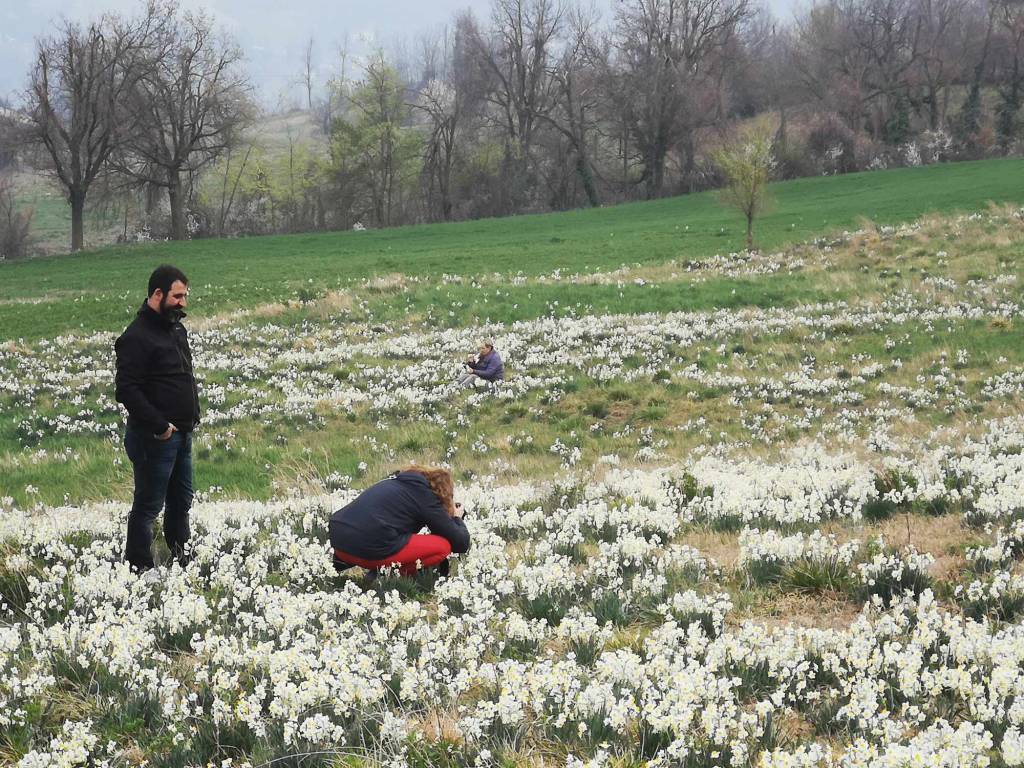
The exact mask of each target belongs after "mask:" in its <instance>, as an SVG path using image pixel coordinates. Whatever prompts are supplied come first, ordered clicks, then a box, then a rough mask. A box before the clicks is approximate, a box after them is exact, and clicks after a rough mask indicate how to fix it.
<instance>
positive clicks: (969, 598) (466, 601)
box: [0, 211, 1024, 768]
mask: <svg viewBox="0 0 1024 768" xmlns="http://www.w3.org/2000/svg"><path fill="white" fill-rule="evenodd" d="M1020 242H1024V222H1022V214H1021V212H1018V211H1010V212H1007V211H990V212H987V213H983V214H975V215H973V216H964V217H959V218H956V219H946V220H942V221H930V222H919V223H918V224H916V225H912V226H908V227H905V228H901V229H896V230H873V231H871V232H859V233H850V234H848V235H846V236H843V237H841V238H837V239H835V240H833V241H828V242H826V241H822V242H818V243H813V244H807V245H806V246H803V247H801V248H798V249H795V250H794V251H792V252H788V253H780V254H771V255H767V254H766V255H748V254H733V255H730V256H722V257H715V258H708V259H706V260H704V261H701V262H689V263H685V264H683V263H671V264H665V265H657V266H653V267H645V268H642V269H641V268H638V267H637V268H633V267H629V266H624V267H623V268H622V269H621V270H618V271H617V272H615V273H610V274H609V273H605V274H588V275H571V276H570V275H563V274H560V273H553V274H550V275H547V276H544V277H542V278H529V279H526V278H522V279H519V280H514V279H511V278H510V279H499V278H498V277H495V276H486V277H477V278H472V279H470V278H465V280H469V281H470V282H471V283H472V284H473V285H474V287H475V288H476V289H478V290H480V291H481V292H495V291H496V292H498V294H499V295H500V293H501V292H502V291H506V290H523V291H528V290H530V289H531V287H537V286H550V285H561V284H565V285H566V286H572V287H573V288H574V289H581V290H582V289H583V288H585V287H586V286H608V285H611V286H623V285H633V286H638V285H639V286H642V287H643V288H644V289H645V290H647V289H649V290H651V291H662V292H671V291H682V290H694V289H696V290H699V289H700V285H701V284H702V282H703V281H710V280H715V279H720V278H730V279H732V278H742V279H770V278H771V276H773V275H779V274H787V275H794V274H795V275H798V276H801V277H806V278H807V279H808V280H809V281H810V283H809V284H811V285H813V286H817V287H818V288H819V289H820V292H821V294H822V296H824V297H827V296H830V295H831V294H832V293H833V292H834V290H835V289H837V287H839V288H844V289H847V290H848V291H850V292H852V295H853V296H854V298H853V299H841V300H839V299H837V300H832V299H827V298H823V299H822V301H820V302H815V303H799V304H795V305H794V304H787V303H786V302H780V303H779V304H778V305H777V306H763V307H754V306H744V307H735V308H728V309H725V308H723V309H716V310H710V311H690V312H671V311H667V312H649V313H644V314H621V313H610V312H609V313H585V312H578V311H573V312H566V313H559V312H550V313H548V314H545V315H544V316H542V317H537V318H532V319H521V320H516V321H507V322H502V321H501V320H500V319H498V320H492V321H490V322H487V323H468V322H467V323H463V324H458V323H452V324H440V323H437V322H435V320H436V317H435V318H434V319H433V320H423V319H420V320H416V319H415V318H410V319H409V320H408V321H396V320H394V319H388V318H393V317H394V314H393V313H392V314H388V313H386V312H381V315H380V318H375V317H374V313H375V312H377V311H378V307H379V306H381V305H380V304H379V303H378V304H374V303H373V302H374V301H376V300H378V299H379V297H380V296H381V295H383V296H384V297H385V299H387V300H388V301H392V302H393V304H397V305H398V306H401V302H402V301H403V300H404V299H403V298H402V297H403V293H404V292H405V290H406V289H407V287H408V286H407V284H406V283H405V282H404V281H403V280H401V279H395V280H392V281H391V283H393V285H392V284H389V285H382V283H381V282H378V283H375V284H369V283H364V284H362V285H356V286H354V287H353V289H352V294H351V296H350V297H348V298H347V299H345V300H342V299H339V298H338V297H329V299H328V300H324V301H322V302H321V304H320V305H319V306H313V307H310V306H295V307H288V306H281V307H275V308H273V309H272V310H270V309H264V310H262V311H250V312H246V313H240V314H239V315H238V316H236V317H223V318H214V319H206V320H205V321H204V319H203V318H202V317H201V316H199V313H194V315H193V318H191V320H192V321H193V322H194V326H193V332H192V338H193V349H194V351H195V356H196V359H197V364H198V367H199V374H200V377H201V383H202V386H201V395H202V399H203V403H204V407H205V415H204V422H203V427H202V431H201V432H200V433H199V434H198V435H197V442H196V447H195V451H196V464H197V481H198V487H199V490H200V499H199V501H198V503H197V504H196V506H195V507H194V510H193V528H194V540H193V541H194V546H195V559H194V560H193V562H191V563H190V565H189V566H188V568H187V569H185V570H182V569H180V568H179V567H178V566H177V565H174V566H173V567H169V568H165V569H164V570H163V571H162V579H161V580H160V581H158V582H156V583H150V582H147V581H141V580H139V579H137V578H136V577H133V576H132V575H131V574H130V573H129V572H128V570H127V567H126V566H125V565H124V564H122V563H121V562H120V554H121V549H122V546H123V532H124V527H125V519H126V516H127V504H126V501H125V500H126V498H127V497H128V493H129V486H128V480H129V478H128V475H129V472H128V468H127V462H126V461H125V460H124V459H123V456H122V453H121V451H120V449H119V447H118V441H119V434H120V425H121V413H120V411H119V407H118V406H117V404H116V403H115V402H113V399H112V380H113V379H112V377H113V371H112V369H111V355H110V347H111V344H112V341H113V338H114V337H115V335H116V333H115V332H114V330H113V329H112V330H111V332H109V333H102V334H95V335H88V336H83V335H76V334H68V335H65V336H60V337H56V338H51V339H46V340H43V341H40V342H22V341H15V340H10V341H7V342H0V446H3V447H2V448H0V477H2V478H4V479H2V480H0V490H2V492H0V764H3V765H16V766H19V768H36V767H39V768H42V767H43V766H47V767H48V766H67V767H68V768H71V767H74V766H134V765H143V764H146V765H151V766H208V765H214V766H221V767H222V768H227V767H228V766H233V767H235V766H243V765H248V766H253V767H255V766H260V767H261V768H270V766H362V765H367V766H384V765H395V766H398V765H419V766H434V765H446V766H512V765H515V766H527V765H551V766H563V765H564V766H583V765H592V766H640V765H650V766H683V767H685V768H698V767H702V768H703V767H707V768H711V767H712V766H748V767H750V768H777V767H781V766H800V767H801V768H805V767H806V768H811V767H815V768H817V767H820V768H831V767H835V768H854V767H855V766H858V767H859V766H865V767H867V766H871V767H874V766H883V767H886V768H910V767H911V766H948V767H949V768H954V767H960V766H986V765H991V766H997V767H999V766H1017V765H1024V733H1022V732H1024V567H1022V561H1024V414H1022V413H1021V408H1020V403H1021V399H1020V398H1021V389H1022V387H1024V344H1022V343H1021V341H1020V339H1019V327H1018V328H1017V330H1016V332H1015V326H1019V323H1020V322H1021V307H1022V296H1021V290H1020V287H1019V285H1018V275H1019V272H1020V264H1019V261H1017V260H1015V259H1014V253H1019V243H1020ZM1015 249H1016V251H1015ZM463 280H464V278H460V277H457V276H444V277H443V278H440V279H438V280H436V281H435V282H433V283H429V284H428V285H427V289H428V290H431V291H434V292H435V293H436V294H437V297H438V299H437V306H438V307H439V308H440V309H439V310H438V314H439V315H440V314H442V313H447V312H448V311H449V310H448V309H447V307H448V306H452V309H451V310H450V311H451V312H453V313H457V312H458V310H459V308H458V307H455V306H454V305H449V304H447V303H446V299H445V297H446V296H447V295H448V294H447V293H446V292H447V291H448V290H449V289H451V288H452V286H456V287H457V286H458V285H459V284H460V283H462V282H463ZM695 286H696V288H695ZM392 308H393V307H392ZM27 311H28V310H27ZM358 312H362V313H363V314H358ZM448 325H451V326H452V327H448ZM482 335H486V336H492V337H494V338H495V339H496V343H497V346H498V348H499V350H500V351H501V352H502V354H503V356H504V357H505V359H506V361H508V367H509V371H510V374H511V375H510V377H509V380H508V381H507V382H506V383H505V384H503V385H502V386H501V387H500V388H498V389H496V390H493V391H492V390H481V391H475V392H471V393H470V392H457V391H455V390H453V388H452V386H451V381H452V378H453V375H454V368H453V361H456V360H458V359H460V358H461V357H463V356H464V354H465V353H466V351H467V350H469V349H472V348H473V346H474V345H475V341H476V340H477V339H478V338H480V337H481V336H482ZM340 456H343V457H344V458H339V457H340ZM412 459H419V460H421V461H424V462H446V463H448V464H450V465H451V466H452V468H453V471H454V472H455V474H456V477H457V496H458V497H459V498H460V499H461V500H462V501H463V502H464V503H465V504H466V505H467V507H468V508H469V509H470V510H471V515H470V518H469V521H468V525H469V527H470V530H471V532H472V536H473V547H472V549H471V550H470V552H469V553H467V554H465V555H462V556H459V557H458V559H457V562H456V563H455V565H454V567H453V569H452V575H451V577H450V578H443V579H442V578H436V577H434V576H433V575H431V574H423V575H421V576H420V577H418V578H417V579H416V580H401V579H399V578H397V577H393V576H388V577H382V578H381V579H378V580H377V581H375V582H373V583H372V584H367V583H365V582H364V581H363V579H362V575H361V573H358V572H353V571H350V572H346V573H343V574H336V573H335V572H334V570H333V568H332V566H331V562H330V558H329V547H328V544H327V534H326V525H327V520H328V517H329V515H330V513H331V512H332V511H333V510H334V509H336V508H338V507H339V506H341V505H343V504H344V503H346V501H347V500H349V499H351V498H353V497H354V496H355V495H356V494H357V493H358V492H359V490H360V489H361V488H363V487H365V486H366V485H367V484H369V483H371V482H373V481H374V480H376V479H377V478H379V477H380V476H381V475H382V474H384V473H385V472H386V471H388V470H390V469H391V468H393V467H394V466H396V465H398V464H400V463H403V462H405V461H408V460H412ZM96 478H100V479H99V480H97V479H96ZM261 484H262V485H261ZM225 488H226V490H225ZM247 488H251V489H255V490H253V492H251V493H247V492H246V489H247ZM260 489H264V491H265V492H264V491H261V490H260ZM246 496H248V498H244V497H246ZM61 499H64V500H63V501H62V500H61ZM164 554H166V553H164ZM355 571H358V569H355Z"/></svg>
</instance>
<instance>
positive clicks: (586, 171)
mask: <svg viewBox="0 0 1024 768" xmlns="http://www.w3.org/2000/svg"><path fill="white" fill-rule="evenodd" d="M576 173H577V174H578V175H579V177H580V181H581V182H583V191H584V192H586V193H587V202H588V203H590V207H591V208H597V207H598V206H600V205H601V200H600V198H599V197H598V196H597V187H596V186H595V185H594V174H593V173H592V172H591V170H590V163H588V162H587V156H586V154H585V153H584V150H583V147H582V146H581V147H579V148H578V149H577V151H576Z"/></svg>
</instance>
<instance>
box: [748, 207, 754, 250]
mask: <svg viewBox="0 0 1024 768" xmlns="http://www.w3.org/2000/svg"><path fill="white" fill-rule="evenodd" d="M752 250H754V217H753V215H752V214H749V213H748V214H747V251H748V252H749V251H752Z"/></svg>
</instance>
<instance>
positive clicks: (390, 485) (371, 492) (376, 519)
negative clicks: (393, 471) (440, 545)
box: [330, 472, 469, 560]
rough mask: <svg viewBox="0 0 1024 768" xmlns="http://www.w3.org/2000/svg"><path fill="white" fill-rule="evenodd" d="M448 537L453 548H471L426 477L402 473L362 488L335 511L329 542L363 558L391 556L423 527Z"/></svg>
mask: <svg viewBox="0 0 1024 768" xmlns="http://www.w3.org/2000/svg"><path fill="white" fill-rule="evenodd" d="M423 526H426V527H427V528H429V529H430V532H431V533H433V534H436V535H437V536H443V537H444V538H446V539H448V541H449V543H451V545H452V551H453V552H465V551H467V550H468V549H469V531H468V530H466V524H465V523H464V522H462V520H461V518H458V517H450V516H449V515H448V512H447V511H446V510H445V508H444V507H443V506H441V500H440V499H438V498H437V494H435V493H434V492H433V491H432V490H430V485H429V484H428V483H427V478H425V477H424V476H423V475H421V474H420V473H419V472H399V473H398V474H397V475H395V476H394V477H389V478H388V479H387V480H381V481H380V482H379V483H377V484H375V485H371V486H370V487H369V488H367V489H366V490H365V491H363V492H362V493H361V494H359V496H358V497H357V498H356V499H355V501H353V502H352V503H350V504H348V505H347V506H345V507H342V508H341V509H339V510H338V511H337V512H335V513H334V514H333V515H332V516H331V524H330V536H331V546H332V547H334V548H335V549H339V550H341V551H342V552H345V553H347V554H349V555H354V556H355V557H361V558H363V559H365V560H383V559H384V558H386V557H391V555H393V554H395V553H396V552H398V550H400V549H401V548H402V547H404V546H405V545H406V544H408V543H409V539H410V538H411V537H412V535H413V534H414V533H416V532H417V531H418V530H419V529H420V528H422V527H423Z"/></svg>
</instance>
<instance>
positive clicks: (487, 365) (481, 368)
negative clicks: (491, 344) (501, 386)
mask: <svg viewBox="0 0 1024 768" xmlns="http://www.w3.org/2000/svg"><path fill="white" fill-rule="evenodd" d="M469 367H470V368H471V369H472V370H473V373H475V374H476V375H477V376H479V377H480V378H481V379H483V380H484V381H501V380H502V379H504V378H505V365H504V363H502V362H501V355H499V354H498V350H496V349H492V350H491V351H490V352H489V353H488V354H486V355H484V356H483V357H481V358H480V359H479V360H477V361H476V362H475V363H470V364H469Z"/></svg>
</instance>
